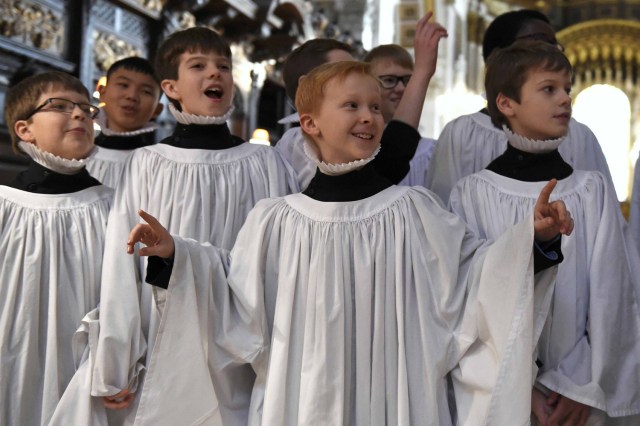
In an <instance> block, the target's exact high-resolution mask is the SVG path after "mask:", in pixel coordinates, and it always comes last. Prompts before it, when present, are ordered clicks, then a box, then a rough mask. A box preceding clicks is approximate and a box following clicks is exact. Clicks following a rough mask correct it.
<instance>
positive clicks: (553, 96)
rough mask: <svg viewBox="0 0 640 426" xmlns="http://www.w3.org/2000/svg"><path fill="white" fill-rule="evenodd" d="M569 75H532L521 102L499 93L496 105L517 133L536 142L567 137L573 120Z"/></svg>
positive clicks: (538, 72) (533, 72)
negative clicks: (570, 122)
mask: <svg viewBox="0 0 640 426" xmlns="http://www.w3.org/2000/svg"><path fill="white" fill-rule="evenodd" d="M570 93H571V74H570V72H569V71H565V70H563V71H546V70H544V69H541V68H538V69H533V70H531V71H529V73H528V75H527V79H526V80H525V82H524V85H523V86H522V89H521V92H520V102H516V101H515V100H513V99H510V98H507V97H506V96H504V95H502V93H500V94H499V95H498V99H497V105H498V108H499V109H500V111H501V112H502V113H503V114H504V115H505V117H506V118H507V120H508V122H509V126H510V127H511V130H513V132H514V133H517V134H519V135H521V136H525V137H527V138H529V139H534V140H546V139H556V138H559V137H561V136H564V135H566V134H567V131H568V129H569V119H570V118H571V96H570Z"/></svg>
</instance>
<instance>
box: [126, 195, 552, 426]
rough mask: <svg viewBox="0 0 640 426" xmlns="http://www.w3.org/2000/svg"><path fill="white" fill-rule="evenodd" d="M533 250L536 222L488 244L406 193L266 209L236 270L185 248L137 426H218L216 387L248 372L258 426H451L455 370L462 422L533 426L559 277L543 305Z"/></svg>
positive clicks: (219, 255) (244, 236)
mask: <svg viewBox="0 0 640 426" xmlns="http://www.w3.org/2000/svg"><path fill="white" fill-rule="evenodd" d="M532 247H533V221H532V219H531V218H530V219H528V220H524V221H523V222H522V223H521V224H520V225H518V226H516V227H514V228H513V229H511V230H509V231H508V232H506V233H505V235H504V236H503V237H502V238H501V239H499V240H498V241H497V242H496V243H494V244H493V245H491V246H488V247H486V246H483V247H480V242H479V241H478V240H476V239H475V238H473V237H472V236H471V234H469V233H467V232H466V230H465V227H464V225H463V224H462V222H461V221H460V220H459V219H458V218H457V217H455V216H454V215H452V214H450V213H448V212H447V211H445V210H444V209H442V207H441V204H440V203H439V201H438V200H436V198H435V197H433V196H432V195H431V194H430V193H429V192H428V191H426V190H424V189H419V188H407V187H390V188H388V189H386V190H384V191H382V192H380V193H378V194H376V195H374V196H372V197H369V198H367V199H364V200H361V201H354V202H345V203H335V202H326V203H325V202H319V201H315V200H312V199H311V198H309V197H307V196H305V195H302V194H295V195H290V196H287V197H284V198H280V199H270V200H263V201H261V202H259V203H258V204H257V205H256V207H255V208H254V210H253V211H252V212H251V213H250V215H249V217H248V218H247V222H246V223H245V225H244V227H243V228H242V230H241V231H240V234H239V235H238V239H237V241H236V244H235V246H234V248H233V250H232V252H231V255H230V266H229V257H228V256H227V253H226V252H225V251H224V250H220V249H217V248H214V247H210V246H209V247H206V246H205V247H203V246H201V245H199V244H198V243H196V242H195V241H192V240H183V239H180V238H176V254H175V262H174V269H173V274H172V276H171V280H170V284H169V287H168V290H167V291H166V293H164V292H162V294H159V296H160V297H159V300H160V301H161V303H162V304H163V306H164V311H163V312H164V313H163V317H162V321H161V325H160V330H159V333H158V341H157V344H156V348H155V350H154V353H153V357H152V360H151V367H150V370H149V372H148V375H147V377H146V382H145V387H144V390H143V396H142V401H141V403H140V409H139V410H138V420H139V421H140V423H139V424H149V425H151V424H178V423H180V424H185V425H191V424H216V423H215V418H216V412H215V411H216V407H215V404H214V403H212V402H211V397H210V395H211V394H212V387H211V385H210V383H211V379H208V380H205V377H207V376H210V375H213V372H214V371H215V370H217V369H224V368H227V367H228V366H229V365H234V364H242V363H251V364H252V365H253V367H254V369H255V371H256V372H257V380H256V383H255V386H254V389H253V393H252V396H251V409H250V410H251V412H250V420H249V424H252V425H257V424H263V425H283V426H284V425H334V426H335V425H367V426H369V425H392V424H398V425H447V424H450V423H451V419H450V414H449V407H448V402H447V391H446V375H447V373H448V372H449V371H451V370H453V369H455V371H454V383H455V386H456V394H457V397H458V398H459V400H460V401H461V402H460V403H459V404H458V416H459V419H460V422H461V424H468V425H473V424H497V425H500V424H526V423H527V422H528V419H529V410H530V398H531V394H530V391H531V386H532V383H533V382H532V380H533V374H534V373H535V372H534V365H533V350H534V346H535V344H536V341H537V336H538V335H539V332H540V330H541V328H542V325H543V323H544V321H545V319H546V313H547V312H546V311H547V309H548V303H549V300H550V297H551V293H552V285H551V282H552V281H553V277H554V275H555V269H556V268H551V269H549V270H547V271H545V272H543V273H540V274H537V275H536V277H537V278H538V284H537V286H536V288H535V294H534V284H533V282H534V280H533V257H532ZM507 255H508V256H509V261H508V262H505V260H504V259H505V257H506V256H507ZM229 268H230V269H229ZM227 269H229V271H228V272H227ZM225 275H228V285H225V284H224V277H225ZM534 305H535V306H534ZM196 307H197V309H194V308H196ZM196 318H197V319H198V321H199V325H200V328H199V329H194V328H192V327H190V326H186V324H187V323H188V324H191V323H192V322H193V320H194V319H196ZM168 390H170V391H168ZM186 394H188V395H190V396H189V397H188V398H185V399H184V400H179V399H177V398H176V395H186ZM505 421H506V422H508V423H505Z"/></svg>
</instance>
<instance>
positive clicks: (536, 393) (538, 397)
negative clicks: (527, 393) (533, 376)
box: [531, 388, 553, 426]
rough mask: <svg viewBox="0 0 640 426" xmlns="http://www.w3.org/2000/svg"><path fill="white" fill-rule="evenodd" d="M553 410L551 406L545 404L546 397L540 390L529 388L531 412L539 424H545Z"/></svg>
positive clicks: (544, 425)
mask: <svg viewBox="0 0 640 426" xmlns="http://www.w3.org/2000/svg"><path fill="white" fill-rule="evenodd" d="M552 412H553V407H552V406H550V405H547V397H546V396H545V395H544V394H543V393H542V392H540V390H538V389H536V388H533V389H532V390H531V414H532V415H533V417H535V419H536V420H537V421H538V424H539V425H540V426H546V425H547V424H548V422H549V415H551V413H552Z"/></svg>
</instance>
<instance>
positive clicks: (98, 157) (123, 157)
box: [87, 146, 133, 188]
mask: <svg viewBox="0 0 640 426" xmlns="http://www.w3.org/2000/svg"><path fill="white" fill-rule="evenodd" d="M131 152H133V150H132V149H127V150H121V149H109V148H103V147H100V146H99V147H96V153H95V155H94V156H93V157H91V159H90V160H89V161H88V162H87V171H88V172H89V174H90V175H91V176H93V177H94V178H96V179H98V181H100V183H102V184H103V185H106V186H108V187H109V188H115V187H116V186H117V185H118V182H119V181H120V176H121V175H122V169H124V163H125V162H126V161H127V157H128V156H129V155H130V154H131Z"/></svg>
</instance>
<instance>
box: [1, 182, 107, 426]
mask: <svg viewBox="0 0 640 426" xmlns="http://www.w3.org/2000/svg"><path fill="white" fill-rule="evenodd" d="M112 196H113V191H112V190H111V189H109V188H107V187H104V186H95V187H91V188H87V189H84V190H82V191H78V192H74V193H69V194H60V195H51V194H33V193H29V192H25V191H21V190H18V189H15V188H10V187H7V186H0V259H1V261H0V424H1V425H7V426H9V425H21V426H31V425H46V424H48V422H49V418H50V417H51V415H52V414H53V411H54V409H55V407H56V405H57V403H58V400H59V399H60V397H61V395H62V393H63V392H64V390H65V388H66V386H67V384H68V383H69V381H70V380H71V377H72V376H73V373H74V371H75V366H74V363H73V359H74V358H73V354H72V347H71V346H72V345H71V341H72V336H73V334H74V332H75V331H76V328H77V327H78V326H79V325H80V321H81V320H82V317H83V316H84V315H85V314H86V313H87V312H89V311H90V310H91V309H93V308H95V307H96V305H97V304H98V297H99V295H100V259H101V258H102V253H103V247H104V239H105V228H106V224H107V217H108V214H109V208H110V206H111V202H112Z"/></svg>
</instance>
